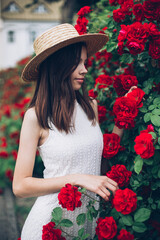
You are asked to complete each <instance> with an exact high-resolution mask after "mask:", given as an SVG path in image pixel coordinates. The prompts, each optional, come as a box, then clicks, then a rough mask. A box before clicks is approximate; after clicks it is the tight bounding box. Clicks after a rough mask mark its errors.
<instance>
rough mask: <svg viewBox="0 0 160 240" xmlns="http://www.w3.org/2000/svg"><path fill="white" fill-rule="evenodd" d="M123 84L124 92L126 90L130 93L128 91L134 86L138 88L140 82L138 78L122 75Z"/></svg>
mask: <svg viewBox="0 0 160 240" xmlns="http://www.w3.org/2000/svg"><path fill="white" fill-rule="evenodd" d="M121 83H122V86H123V88H124V90H126V91H127V92H128V90H129V89H130V88H131V87H132V86H137V84H138V81H137V77H136V76H132V75H121Z"/></svg>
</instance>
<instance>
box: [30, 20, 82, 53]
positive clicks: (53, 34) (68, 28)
mask: <svg viewBox="0 0 160 240" xmlns="http://www.w3.org/2000/svg"><path fill="white" fill-rule="evenodd" d="M77 36H79V33H78V32H77V30H76V29H75V28H74V27H73V26H72V25H71V24H68V23H64V24H61V25H58V26H56V27H53V28H51V29H49V30H47V31H46V32H44V33H42V34H41V35H40V36H39V37H37V38H36V40H35V41H34V51H35V53H36V55H39V54H40V53H41V52H43V51H45V50H46V49H48V48H50V47H53V46H56V45H57V44H59V43H61V42H64V41H66V40H69V39H73V38H74V37H77Z"/></svg>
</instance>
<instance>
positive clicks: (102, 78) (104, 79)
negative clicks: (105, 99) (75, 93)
mask: <svg viewBox="0 0 160 240" xmlns="http://www.w3.org/2000/svg"><path fill="white" fill-rule="evenodd" d="M97 84H98V89H101V88H106V87H108V86H109V85H111V84H112V78H111V77H110V76H108V75H105V74H103V75H99V76H98V78H96V80H95V87H96V85H97Z"/></svg>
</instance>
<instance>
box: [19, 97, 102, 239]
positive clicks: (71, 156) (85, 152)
mask: <svg viewBox="0 0 160 240" xmlns="http://www.w3.org/2000/svg"><path fill="white" fill-rule="evenodd" d="M72 122H74V125H75V131H74V132H72V133H69V134H66V133H65V132H60V131H58V130H57V129H56V128H55V126H53V124H52V130H49V136H48V138H47V140H46V141H45V142H44V143H43V144H42V145H41V146H39V147H38V150H39V152H40V156H41V158H42V160H43V163H44V166H45V170H44V178H54V177H59V176H64V175H67V174H75V173H80V174H93V175H100V162H101V156H102V149H103V136H102V132H101V130H100V127H99V125H98V124H97V123H96V125H92V122H91V121H89V120H88V118H87V115H86V114H85V112H84V111H83V109H82V108H81V106H80V104H78V103H77V101H76V102H75V109H74V114H73V117H72ZM89 194H91V195H92V197H96V196H95V194H93V193H89ZM57 196H58V193H53V194H48V195H44V196H40V197H38V198H37V200H36V202H35V203H34V205H33V207H32V209H31V211H30V213H29V215H28V217H27V219H26V221H25V224H24V226H23V229H22V234H21V240H41V239H42V228H43V225H46V224H47V223H49V222H50V221H51V218H52V217H51V213H52V210H53V208H55V207H59V204H58V197H57ZM81 200H82V206H81V207H80V208H77V209H75V211H73V212H72V211H67V210H66V209H63V218H68V219H70V220H71V221H73V223H74V226H73V227H71V228H64V230H65V231H66V232H68V233H69V234H71V235H72V236H77V235H78V234H77V233H78V230H79V228H81V227H82V226H80V227H79V226H78V225H77V224H76V217H77V215H78V214H80V213H83V212H84V213H85V212H86V205H87V202H88V201H89V200H88V197H86V196H84V195H83V196H82V199H81ZM95 227H96V221H94V222H93V223H90V222H86V223H85V232H86V233H90V234H91V239H92V238H93V236H94V234H95ZM62 236H64V237H66V239H67V240H68V239H72V238H70V237H68V236H65V235H64V234H63V233H62Z"/></svg>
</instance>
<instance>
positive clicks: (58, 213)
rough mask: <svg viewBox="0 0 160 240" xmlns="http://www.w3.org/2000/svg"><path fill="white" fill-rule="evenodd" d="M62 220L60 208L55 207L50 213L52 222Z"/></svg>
mask: <svg viewBox="0 0 160 240" xmlns="http://www.w3.org/2000/svg"><path fill="white" fill-rule="evenodd" d="M61 219H62V208H60V207H56V208H54V209H53V211H52V220H53V221H54V220H55V221H56V222H57V221H60V220H61Z"/></svg>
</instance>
